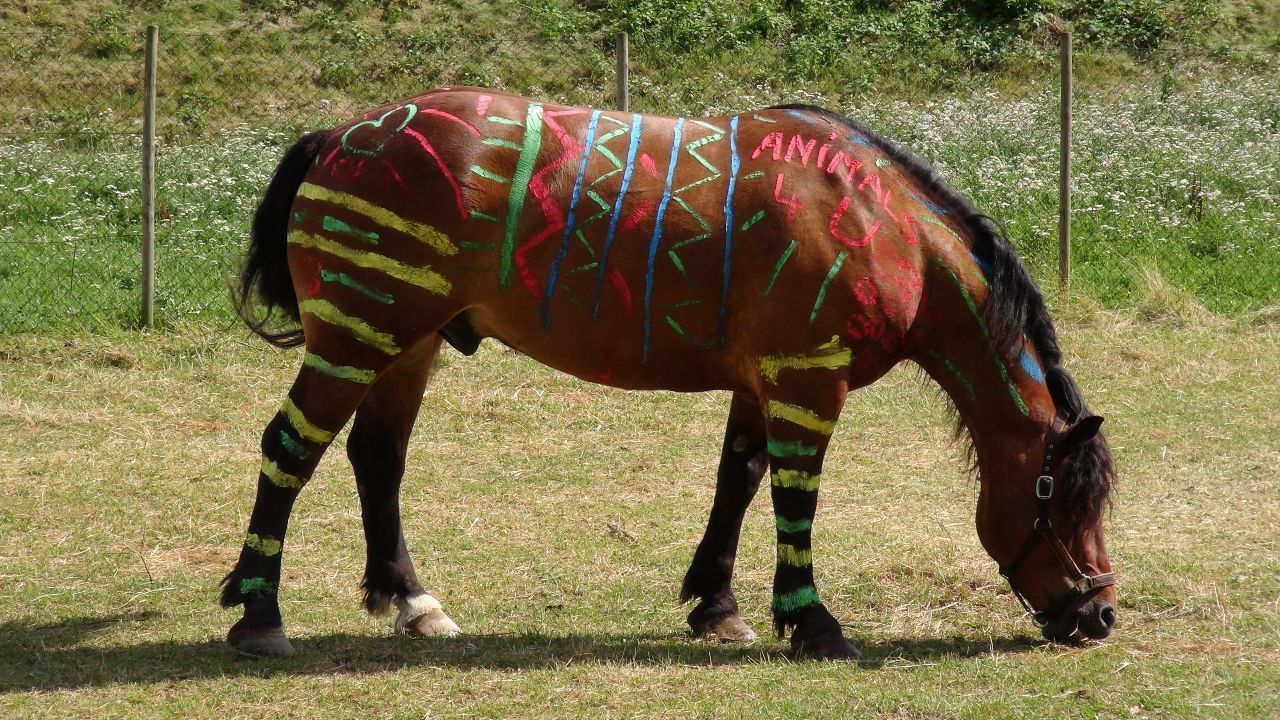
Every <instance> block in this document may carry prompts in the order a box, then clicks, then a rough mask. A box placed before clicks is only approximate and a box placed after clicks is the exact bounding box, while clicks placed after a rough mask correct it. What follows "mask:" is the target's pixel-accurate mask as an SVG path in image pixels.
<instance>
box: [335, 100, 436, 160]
mask: <svg viewBox="0 0 1280 720" xmlns="http://www.w3.org/2000/svg"><path fill="white" fill-rule="evenodd" d="M417 114H418V107H417V106H416V105H414V104H413V103H408V104H405V105H401V106H400V107H398V108H395V109H392V110H388V111H386V112H385V113H383V114H382V117H380V118H378V119H376V120H363V121H361V122H358V123H356V124H355V125H352V126H351V127H349V128H347V131H346V132H345V133H343V134H342V147H343V149H345V150H347V151H348V152H353V153H356V154H357V155H368V156H369V157H373V156H375V155H377V154H378V153H379V152H381V151H382V148H383V147H384V146H386V144H387V143H388V142H389V141H390V140H391V138H393V137H395V135H396V133H398V132H400V131H401V130H403V129H404V128H405V126H406V125H408V124H409V121H410V120H412V119H413V116H414V115H417ZM397 119H398V122H397Z"/></svg>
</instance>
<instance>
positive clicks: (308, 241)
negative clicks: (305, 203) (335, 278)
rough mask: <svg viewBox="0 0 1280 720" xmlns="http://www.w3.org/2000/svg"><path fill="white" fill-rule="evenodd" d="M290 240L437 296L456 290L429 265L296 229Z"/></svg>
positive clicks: (290, 234)
mask: <svg viewBox="0 0 1280 720" xmlns="http://www.w3.org/2000/svg"><path fill="white" fill-rule="evenodd" d="M289 243H290V244H292V245H298V246H301V247H310V248H315V249H316V250H319V251H320V252H322V253H325V254H328V255H332V256H334V257H336V258H341V259H343V260H346V261H347V262H349V263H351V264H352V265H356V266H358V267H362V268H368V269H370V270H377V271H378V272H380V273H384V274H386V275H390V276H391V277H393V278H395V279H397V280H399V281H400V282H406V283H409V284H410V285H417V286H418V287H420V288H422V289H423V290H426V291H427V292H432V293H435V294H437V295H448V294H449V291H450V290H452V289H453V285H451V284H450V283H449V281H448V280H445V279H444V278H443V277H441V276H440V275H439V274H438V273H436V272H434V271H432V270H431V269H430V268H427V267H415V266H412V265H405V264H404V263H402V262H400V261H398V260H392V259H391V258H389V257H383V256H382V255H377V254H374V253H371V252H366V251H364V250H355V249H352V248H349V247H347V246H345V245H341V244H339V243H336V242H334V241H332V240H330V239H329V238H326V237H323V236H320V235H312V234H311V233H308V232H302V231H301V230H294V231H293V232H291V233H289ZM455 251H456V248H455Z"/></svg>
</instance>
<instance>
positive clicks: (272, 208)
mask: <svg viewBox="0 0 1280 720" xmlns="http://www.w3.org/2000/svg"><path fill="white" fill-rule="evenodd" d="M328 137H329V131H327V130H322V131H320V132H313V133H310V134H308V135H303V136H302V137H301V138H300V139H299V140H298V142H296V143H294V144H293V147H291V148H289V151H288V152H286V153H285V154H284V157H283V158H282V159H281V160H280V165H279V166H278V167H277V168H276V174H275V176H274V177H272V178H271V184H269V185H267V192H266V194H265V195H263V197H262V202H261V203H259V204H258V210H257V211H256V212H255V213H254V214H253V229H252V230H251V231H250V233H249V255H248V257H247V258H245V261H244V267H243V268H242V269H241V271H240V292H239V293H237V294H236V295H235V296H234V297H233V301H234V303H235V307H236V314H238V315H239V316H240V318H241V319H242V320H244V322H245V324H246V325H248V326H249V329H250V330H252V331H254V332H255V333H257V334H258V335H259V336H260V337H261V338H262V339H263V340H266V341H267V342H269V343H271V344H272V345H275V346H276V347H280V348H291V347H297V346H299V345H301V344H302V342H303V338H302V328H301V327H300V326H298V325H297V324H296V323H297V320H298V298H297V296H296V295H295V294H294V292H293V280H292V279H291V278H290V277H289V261H288V258H287V257H286V254H285V250H286V245H285V236H286V233H287V232H288V229H289V210H290V209H291V208H292V207H293V198H294V196H295V195H297V194H298V188H299V187H301V186H302V180H303V178H305V177H306V175H307V171H308V170H310V169H311V164H312V162H314V160H315V158H316V156H317V155H319V154H320V148H321V147H322V146H323V145H324V142H325V140H326V139H327V138H328ZM255 295H256V300H255V297H254V296H255ZM259 307H261V308H262V309H263V310H265V311H266V312H264V313H263V314H262V317H261V318H258V317H256V316H257V315H258V312H257V310H258V308H259ZM277 312H278V313H279V314H281V315H283V316H284V317H285V318H286V319H287V320H290V321H292V322H289V323H287V324H286V326H285V327H284V328H277V329H274V330H270V329H268V328H267V326H268V325H269V324H276V323H272V322H271V321H272V319H273V317H275V315H276V314H277Z"/></svg>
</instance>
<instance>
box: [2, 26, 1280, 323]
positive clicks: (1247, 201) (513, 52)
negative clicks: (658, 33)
mask: <svg viewBox="0 0 1280 720" xmlns="http://www.w3.org/2000/svg"><path fill="white" fill-rule="evenodd" d="M268 40H269V42H268V45H269V47H270V48H271V50H270V52H266V53H262V52H259V53H257V54H248V55H247V54H246V52H245V47H244V44H245V43H246V42H248V41H247V40H245V39H244V38H240V37H238V36H235V35H230V36H217V37H215V36H208V35H199V34H187V33H172V32H161V33H160V36H159V42H158V50H157V58H158V68H157V74H156V102H155V135H156V138H157V141H156V142H157V150H156V167H157V170H156V181H157V184H156V189H155V204H154V213H155V248H156V262H155V284H154V288H155V301H154V302H155V316H156V318H157V320H158V321H160V322H162V323H163V322H172V321H175V320H178V319H181V318H199V319H203V320H210V321H215V322H227V323H229V322H231V321H232V316H231V312H230V305H229V303H228V301H227V298H228V295H229V293H228V284H227V278H228V277H229V276H230V274H231V273H232V272H233V271H234V268H235V264H236V262H237V261H238V258H239V256H240V254H241V253H242V251H243V246H244V242H245V235H246V228H247V224H248V219H249V218H250V217H251V216H252V212H253V208H254V206H255V204H256V202H257V199H258V197H259V196H260V194H261V192H262V189H263V188H264V187H265V185H266V182H267V180H268V178H269V176H270V173H271V172H272V170H273V169H274V165H275V161H276V160H277V159H278V157H279V155H280V153H281V151H282V148H283V147H284V146H285V145H287V144H288V142H290V141H291V140H292V139H293V138H294V137H295V136H296V134H297V133H298V132H299V131H301V130H304V129H313V128H316V127H326V126H330V125H332V124H334V123H336V122H338V121H340V120H343V119H345V118H348V117H351V116H353V115H355V114H358V113H359V112H360V111H363V110H364V109H367V108H368V107H371V106H373V105H376V104H380V103H381V102H385V101H387V100H388V99H391V98H397V97H402V96H405V95H409V94H412V93H413V92H415V91H418V90H421V89H423V88H427V87H432V86H436V85H444V84H474V85H484V86H489V87H496V88H500V89H508V90H511V91H513V92H519V93H521V94H530V95H536V96H540V97H543V98H547V99H549V100H553V101H560V102H567V103H573V104H584V105H595V106H613V105H614V104H615V103H617V102H619V101H625V100H627V99H629V102H630V106H631V107H630V109H632V110H636V111H643V112H668V113H681V114H693V113H699V114H700V113H706V112H727V111H732V110H740V109H744V108H750V107H761V106H764V105H767V104H774V103H781V102H797V101H801V102H811V103H814V104H820V105H825V106H828V107H833V108H837V109H840V110H842V111H844V112H846V113H848V114H850V115H852V116H854V117H857V118H859V119H861V120H863V121H864V122H867V123H868V124H869V125H871V126H872V127H874V128H876V129H878V130H880V131H881V132H882V133H883V134H885V135H886V136H888V137H890V138H893V139H895V140H898V141H900V142H902V143H903V144H905V145H906V146H908V147H911V148H913V149H914V150H915V151H916V152H918V153H919V154H921V155H922V156H924V157H925V158H927V159H928V160H930V161H932V162H934V163H935V164H937V165H938V166H939V168H940V169H941V170H942V171H943V174H944V175H945V176H947V177H948V178H949V179H950V180H951V181H952V182H953V184H955V185H956V186H957V187H958V188H959V189H960V190H961V191H962V192H964V193H966V194H967V195H969V196H970V197H971V198H972V199H973V200H974V202H975V204H976V205H977V206H978V207H979V208H982V209H983V211H984V212H987V213H988V214H991V215H993V216H996V217H999V218H1001V219H1002V220H1003V221H1004V222H1005V224H1006V226H1007V227H1008V231H1009V235H1010V237H1011V238H1012V239H1013V240H1014V242H1015V244H1016V245H1017V246H1018V248H1019V251H1020V252H1021V253H1022V254H1023V256H1024V258H1025V259H1026V260H1027V261H1028V264H1029V265H1030V266H1031V268H1032V270H1033V273H1034V274H1035V275H1036V277H1037V278H1038V279H1039V280H1040V281H1041V284H1042V285H1046V286H1052V285H1054V284H1056V283H1055V279H1056V273H1057V270H1058V239H1059V230H1058V212H1057V211H1058V190H1059V174H1058V173H1059V162H1058V154H1059V128H1060V123H1059V119H1058V118H1059V114H1060V105H1059V93H1060V85H1059V82H1058V77H1057V67H1058V56H1057V53H1056V51H1055V50H1054V49H1053V48H1051V47H1049V48H1046V49H1045V51H1044V53H1043V56H1042V57H1039V58H1035V62H1036V63H1037V64H1038V68H1037V69H1036V70H1035V71H1034V72H1029V73H1027V74H1026V77H1023V78H1021V79H1020V80H1019V82H1018V83H1017V84H1016V88H1015V87H1014V86H1012V85H1011V88H1013V89H1007V88H1004V87H1002V86H1000V84H999V82H998V80H999V79H998V77H996V79H995V81H993V83H992V84H991V85H988V86H985V87H984V86H981V85H969V86H962V87H959V88H957V89H956V90H955V91H953V92H950V93H944V94H941V95H932V96H930V97H925V98H921V99H911V100H907V99H896V100H895V99H892V96H893V95H894V94H895V93H894V88H889V89H888V90H886V89H885V88H884V87H881V85H883V84H885V83H886V82H889V80H887V79H885V78H883V77H878V76H877V73H876V65H875V58H876V57H877V51H876V48H875V47H873V46H868V45H867V43H862V45H861V47H860V48H859V51H860V52H854V51H850V53H849V54H848V56H847V57H841V58H836V59H833V60H832V62H831V64H830V69H829V71H824V70H823V69H821V68H819V69H818V70H816V71H813V70H811V71H809V72H807V73H805V74H803V75H802V76H788V75H786V74H785V73H784V72H783V71H781V70H779V69H778V68H777V67H772V66H769V65H767V64H761V63H756V62H753V60H752V57H751V56H750V52H751V50H750V49H737V50H730V51H726V54H725V56H724V57H722V58H720V59H719V60H718V61H716V62H714V63H710V64H708V63H707V60H706V58H698V59H697V60H696V61H688V64H687V65H682V63H683V62H686V61H683V60H682V59H681V58H678V57H671V56H670V55H664V54H660V53H656V52H653V51H652V50H651V49H648V48H645V47H639V46H635V45H633V47H631V48H630V63H629V75H630V77H629V80H630V82H629V84H628V85H625V86H624V87H625V88H626V91H625V92H624V93H623V94H622V96H621V97H619V93H617V92H616V91H615V84H616V79H617V74H616V73H617V72H618V71H619V70H620V69H623V68H628V66H627V65H623V64H621V63H617V62H616V55H615V42H616V40H615V37H614V36H613V35H592V34H578V35H575V36H574V37H573V38H572V39H566V40H554V39H545V38H544V39H541V40H539V41H538V42H536V43H530V42H527V41H521V42H516V40H515V39H510V38H505V39H504V38H486V39H476V38H472V39H467V38H464V37H460V36H457V35H451V34H447V33H441V34H434V35H429V36H424V37H420V38H415V39H410V40H404V39H402V40H400V41H398V42H395V43H384V42H378V41H375V40H373V39H369V38H363V37H360V36H358V35H356V36H352V37H338V38H335V39H334V44H333V45H319V44H316V43H318V41H315V40H305V41H298V40H296V39H291V38H290V37H289V36H287V35H282V36H280V37H273V38H269V39H268ZM522 40H527V39H522ZM299 42H303V43H310V44H305V45H300V44H298V43H299ZM144 47H145V42H144V40H143V36H142V35H141V34H137V35H121V36H119V37H116V38H114V40H112V41H111V44H109V46H108V47H106V48H99V47H97V46H95V47H94V48H90V51H89V52H86V53H84V54H74V55H65V54H60V55H58V56H57V57H50V56H46V55H44V54H42V50H41V48H42V46H41V45H40V44H39V43H35V44H33V43H28V42H20V41H19V39H18V38H16V37H13V36H5V35H4V34H3V33H0V213H2V214H0V330H9V331H12V330H32V329H37V328H45V327H50V326H56V325H72V326H96V325H114V326H120V325H126V326H127V325H135V324H137V323H138V322H139V320H140V317H141V315H142V311H141V306H142V300H141V297H142V294H143V290H144V284H145V282H146V277H147V272H146V271H145V270H144V267H143V262H142V251H141V246H140V237H141V235H142V228H143V224H144V217H145V216H146V214H145V213H144V212H143V209H144V208H143V205H144V197H143V195H144V194H143V192H142V190H141V183H140V176H141V172H142V163H141V161H140V158H141V157H142V156H143V152H142V146H141V142H142V141H141V138H142V134H143V133H142V130H143V128H142V125H143V117H144V112H143V110H144V92H143V86H144V83H143V72H144V69H143V68H144V55H145V53H144ZM1084 50H1085V51H1086V52H1087V51H1088V48H1085V49H1084ZM735 53H736V54H735ZM246 58H247V59H246ZM695 62H696V65H695V64H694V63H695ZM1189 67H1190V69H1188V68H1189ZM1202 72H1208V73H1209V74H1208V75H1206V76H1207V77H1210V78H1213V79H1214V80H1213V81H1212V82H1205V81H1197V79H1196V78H1197V77H1200V75H1201V73H1202ZM977 77H992V76H990V75H979V76H977ZM1125 77H1126V82H1124V83H1116V82H1114V81H1112V80H1110V79H1108V77H1106V76H1105V75H1099V74H1097V73H1096V71H1095V74H1092V75H1090V74H1088V72H1086V73H1083V74H1081V75H1079V76H1077V77H1076V78H1075V91H1076V101H1075V104H1074V108H1075V121H1074V135H1075V138H1076V146H1075V163H1074V166H1075V171H1076V178H1075V181H1074V185H1073V194H1072V205H1073V212H1072V215H1071V217H1072V219H1073V225H1074V228H1075V242H1074V244H1073V255H1072V258H1073V275H1072V278H1073V280H1072V291H1073V292H1077V293H1082V294H1089V295H1093V296H1096V297H1098V298H1100V299H1102V300H1103V301H1104V302H1106V303H1108V304H1123V303H1126V302H1131V301H1132V300H1133V299H1134V298H1135V297H1136V296H1137V295H1138V294H1139V293H1140V291H1141V289H1142V288H1141V285H1142V284H1143V283H1144V282H1146V281H1147V280H1146V278H1147V277H1152V276H1159V277H1161V278H1164V280H1165V281H1167V282H1169V283H1171V284H1173V285H1174V286H1176V287H1178V288H1181V289H1182V290H1183V291H1185V292H1187V293H1191V294H1193V295H1195V296H1196V297H1197V298H1198V299H1199V301H1200V302H1202V303H1203V304H1205V305H1207V306H1208V307H1210V308H1212V309H1214V310H1219V311H1227V312H1239V311H1246V310H1251V309H1254V308H1258V307H1261V306H1264V305H1269V304H1273V303H1276V302H1278V301H1280V249H1277V247H1276V242H1275V240H1274V238H1275V237H1277V235H1278V233H1277V218H1276V215H1275V210H1274V206H1275V201H1276V196H1275V192H1276V190H1275V183H1274V172H1275V168H1276V166H1277V163H1280V158H1277V151H1276V149H1275V148H1274V147H1272V146H1271V144H1269V143H1267V139H1268V138H1274V133H1275V132H1276V122H1277V118H1275V117H1274V107H1275V103H1276V102H1277V100H1278V98H1277V94H1278V93H1280V91H1277V90H1276V89H1275V88H1274V87H1273V85H1274V84H1273V83H1270V82H1268V81H1267V80H1266V75H1265V73H1263V74H1260V76H1259V79H1258V80H1250V79H1248V78H1243V79H1238V80H1236V81H1234V86H1233V87H1228V88H1225V89H1224V88H1223V87H1222V86H1221V84H1220V83H1219V82H1218V79H1220V77H1221V76H1220V75H1214V74H1212V69H1211V68H1210V69H1209V70H1207V71H1205V70H1204V68H1203V67H1200V66H1196V65H1195V63H1194V62H1189V61H1188V59H1187V58H1184V57H1181V56H1179V55H1177V54H1176V53H1166V54H1165V55H1161V56H1160V57H1153V56H1148V57H1147V58H1145V60H1144V62H1143V63H1142V66H1141V67H1140V68H1132V69H1130V70H1128V71H1126V72H1125ZM1028 78H1029V79H1028ZM897 82H898V83H899V84H900V85H901V84H903V83H904V81H903V80H902V79H899V80H898V81H897ZM905 82H906V83H907V84H909V79H907V80H906V81H905ZM628 95H629V98H628V97H627V96H628ZM69 98H73V99H74V100H75V101H74V102H70V101H68V99H69ZM1268 108H1270V109H1268Z"/></svg>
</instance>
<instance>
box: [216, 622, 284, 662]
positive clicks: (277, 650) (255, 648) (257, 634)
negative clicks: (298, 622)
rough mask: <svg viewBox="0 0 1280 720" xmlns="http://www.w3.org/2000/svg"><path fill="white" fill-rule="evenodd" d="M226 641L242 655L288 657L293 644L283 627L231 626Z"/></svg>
mask: <svg viewBox="0 0 1280 720" xmlns="http://www.w3.org/2000/svg"><path fill="white" fill-rule="evenodd" d="M227 643H228V644H229V645H231V647H232V648H233V649H235V651H236V654H237V655H241V656H243V657H251V658H260V657H288V656H290V655H292V654H293V644H292V643H290V642H289V638H288V637H286V636H285V634H284V628H283V627H265V628H264V627H259V628H235V627H233V628H231V631H230V632H228V633H227Z"/></svg>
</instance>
